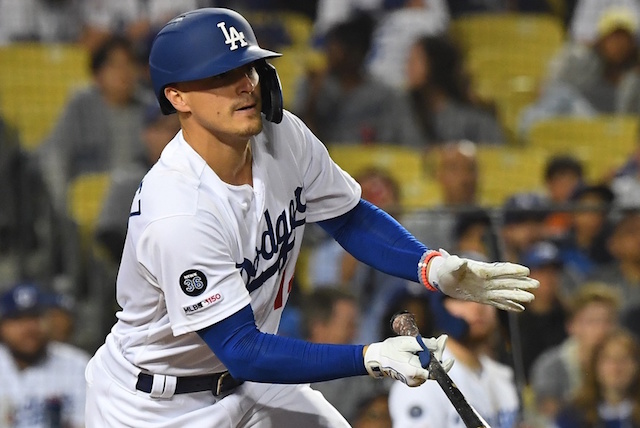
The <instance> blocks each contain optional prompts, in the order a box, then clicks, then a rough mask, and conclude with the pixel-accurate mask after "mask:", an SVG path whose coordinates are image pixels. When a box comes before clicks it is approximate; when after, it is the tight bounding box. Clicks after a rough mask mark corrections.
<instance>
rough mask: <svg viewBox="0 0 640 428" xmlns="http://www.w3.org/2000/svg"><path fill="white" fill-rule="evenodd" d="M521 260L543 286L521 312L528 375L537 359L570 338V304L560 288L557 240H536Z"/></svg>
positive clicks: (519, 327)
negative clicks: (567, 305)
mask: <svg viewBox="0 0 640 428" xmlns="http://www.w3.org/2000/svg"><path fill="white" fill-rule="evenodd" d="M520 263H521V264H523V265H524V266H527V267H528V268H529V269H530V270H531V277H532V278H535V279H537V280H538V281H539V282H540V287H538V288H537V289H536V290H535V291H534V292H533V293H534V295H535V297H536V298H535V299H534V300H533V301H532V302H529V303H528V304H527V305H526V310H525V311H524V312H522V313H520V314H518V316H517V322H518V331H519V334H520V343H521V356H522V365H523V368H524V370H525V376H527V378H528V374H529V371H530V370H531V365H532V364H533V362H534V361H535V359H536V358H537V357H538V356H539V355H540V354H542V353H543V352H544V351H546V350H547V349H549V348H551V347H553V346H556V345H559V344H560V343H561V342H562V341H563V340H564V339H565V338H566V336H567V334H566V331H565V328H564V324H565V310H566V308H565V307H564V304H563V299H562V297H561V292H560V283H561V280H562V259H561V257H560V251H559V250H558V248H557V247H556V246H555V245H554V244H553V243H551V242H549V241H540V242H538V243H536V244H534V245H533V246H532V247H531V248H529V249H528V250H527V251H526V252H525V253H524V254H523V255H522V258H521V259H520ZM542 332H544V334H541V333H542ZM527 380H528V379H527Z"/></svg>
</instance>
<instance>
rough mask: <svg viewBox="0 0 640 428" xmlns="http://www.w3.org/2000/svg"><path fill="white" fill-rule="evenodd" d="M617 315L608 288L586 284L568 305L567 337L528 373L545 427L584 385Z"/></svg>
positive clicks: (615, 302) (616, 302) (612, 293)
mask: <svg viewBox="0 0 640 428" xmlns="http://www.w3.org/2000/svg"><path fill="white" fill-rule="evenodd" d="M618 316H619V298H618V295H617V294H616V293H615V291H614V290H613V289H612V288H611V287H610V286H608V285H604V284H598V283H593V284H585V285H583V286H582V287H580V288H579V289H578V290H577V291H576V293H575V294H574V296H573V297H572V299H571V301H570V302H569V303H568V321H567V333H568V338H567V339H566V340H565V341H564V342H562V343H561V344H560V345H558V346H555V347H553V348H551V349H549V350H547V351H546V352H544V353H543V354H542V355H540V356H539V357H538V358H537V359H536V361H535V362H534V363H533V366H532V368H531V373H530V380H531V388H532V390H533V393H534V396H535V408H536V410H537V413H538V415H539V416H540V417H542V418H543V419H544V420H546V421H547V424H550V423H551V421H553V420H554V418H555V417H556V415H557V414H558V411H559V410H560V409H561V408H562V407H563V406H564V405H565V404H567V403H568V402H569V401H570V400H571V398H572V397H573V395H574V394H575V392H576V391H577V390H578V388H580V387H581V385H582V384H583V373H584V372H585V371H586V370H587V369H588V366H589V361H590V360H591V357H592V355H593V352H594V350H595V349H596V348H597V347H599V346H600V344H601V343H602V340H603V339H604V338H605V337H607V336H608V335H610V334H611V332H612V331H613V330H614V329H615V328H616V327H617V326H618ZM539 334H546V333H545V332H540V333H539ZM546 426H549V425H546Z"/></svg>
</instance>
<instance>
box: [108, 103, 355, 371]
mask: <svg viewBox="0 0 640 428" xmlns="http://www.w3.org/2000/svg"><path fill="white" fill-rule="evenodd" d="M263 122H264V129H263V131H262V132H261V133H260V134H259V135H257V136H255V137H253V138H252V139H251V142H250V144H251V149H252V155H253V166H252V168H253V186H249V185H242V186H233V185H229V184H227V183H225V182H223V181H222V180H220V178H219V177H218V176H217V175H216V174H215V173H214V171H213V170H212V169H211V168H210V167H209V166H208V165H207V164H206V162H205V161H204V159H203V158H202V157H200V156H199V155H198V154H197V153H196V152H195V151H194V150H193V148H192V147H191V146H190V145H189V144H188V143H187V142H186V141H185V140H184V138H183V135H182V132H179V133H178V134H177V135H176V136H175V138H174V139H173V140H172V141H171V142H170V143H169V144H168V145H167V147H166V148H165V149H164V151H163V153H162V156H161V157H160V160H159V161H158V163H157V164H156V165H154V167H153V168H152V169H151V170H150V171H149V173H148V174H147V175H146V176H145V178H144V179H143V181H142V183H141V185H140V188H139V189H138V191H137V193H136V195H135V198H134V200H133V204H132V209H131V215H130V218H129V227H128V232H127V238H126V241H125V246H124V252H123V257H122V262H121V265H120V270H119V273H118V279H117V299H118V302H119V304H120V305H121V307H122V308H123V310H122V311H121V312H119V313H118V318H119V320H118V322H117V323H116V325H115V326H114V327H113V329H112V331H111V333H110V334H109V336H108V338H107V342H109V341H111V342H112V345H115V346H110V347H108V349H110V350H114V349H119V350H120V352H122V354H123V355H124V357H125V358H126V359H127V360H128V361H129V362H130V363H132V364H134V365H135V366H137V367H139V368H141V369H144V370H146V371H149V372H151V373H160V374H165V375H172V376H192V375H202V374H208V373H215V372H221V371H224V370H225V367H224V366H223V364H222V363H221V362H220V361H219V360H218V358H216V356H215V355H214V354H213V353H212V351H211V350H210V349H209V348H208V347H207V346H206V345H205V344H204V343H203V342H202V340H201V339H200V337H199V336H198V335H197V333H195V332H196V331H197V330H200V329H202V328H204V327H207V326H210V325H212V324H214V323H216V322H218V321H221V320H223V319H225V318H227V317H228V316H230V315H232V314H234V313H235V312H237V311H238V310H240V309H242V308H243V307H244V306H246V305H247V304H249V303H250V304H251V307H252V309H253V312H254V314H255V320H256V324H257V326H258V328H259V329H260V330H261V331H263V332H267V333H276V332H277V329H278V324H279V322H280V316H281V313H282V309H283V307H284V305H285V304H286V301H287V298H288V294H289V292H290V291H291V290H290V287H291V281H292V278H293V274H294V268H295V263H296V259H297V257H298V253H299V251H300V245H301V242H302V235H303V231H304V225H305V222H317V221H320V220H325V219H329V218H333V217H336V216H339V215H341V214H344V213H346V212H347V211H349V210H351V209H352V208H354V207H355V206H356V205H357V203H358V201H359V200H360V187H359V185H358V184H357V183H356V182H355V180H353V179H352V178H351V177H350V176H349V175H347V174H346V173H345V172H344V171H342V170H341V169H340V168H339V167H338V166H337V165H336V164H335V163H333V161H332V160H331V159H330V157H329V155H328V153H327V150H326V148H325V146H324V145H323V144H322V143H321V142H320V141H319V140H318V139H317V138H316V137H315V136H314V135H313V134H312V133H311V131H309V129H308V128H307V127H306V126H305V125H304V124H303V123H302V122H301V121H300V120H299V119H298V118H296V117H295V116H293V115H292V114H290V113H289V112H285V113H284V119H283V121H282V123H280V124H278V125H275V124H273V123H270V122H267V121H263ZM110 352H113V351H110ZM116 352H117V351H116Z"/></svg>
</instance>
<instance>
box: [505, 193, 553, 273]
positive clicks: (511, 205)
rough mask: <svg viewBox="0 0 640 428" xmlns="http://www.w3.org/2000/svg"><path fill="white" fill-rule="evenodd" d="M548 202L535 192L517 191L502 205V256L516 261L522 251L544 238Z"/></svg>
mask: <svg viewBox="0 0 640 428" xmlns="http://www.w3.org/2000/svg"><path fill="white" fill-rule="evenodd" d="M547 207H548V204H547V203H546V202H545V200H544V198H543V197H542V196H541V195H539V194H537V193H517V194H515V195H513V196H511V197H509V198H508V199H507V200H506V202H505V203H504V205H503V207H502V212H503V224H502V229H501V234H502V239H503V241H504V252H505V254H504V258H505V259H506V260H508V261H511V262H514V263H517V262H518V260H520V258H521V257H522V254H523V253H524V251H525V250H526V249H527V248H529V247H530V246H531V245H533V244H534V243H536V242H538V241H540V240H542V239H543V238H544V221H545V218H546V216H547V212H548V210H547Z"/></svg>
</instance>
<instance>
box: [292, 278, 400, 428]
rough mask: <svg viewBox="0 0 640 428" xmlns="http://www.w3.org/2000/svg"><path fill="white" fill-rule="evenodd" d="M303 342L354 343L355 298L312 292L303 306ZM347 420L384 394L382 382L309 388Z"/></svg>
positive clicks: (327, 291) (322, 384)
mask: <svg viewBox="0 0 640 428" xmlns="http://www.w3.org/2000/svg"><path fill="white" fill-rule="evenodd" d="M302 314H303V320H304V321H303V326H304V331H305V337H306V340H308V341H310V342H314V343H333V344H349V343H354V340H355V336H356V333H357V329H358V304H357V302H356V300H355V297H354V296H353V295H352V294H350V293H348V292H345V291H342V290H339V289H337V288H322V289H318V290H315V291H314V292H312V293H311V294H310V295H308V296H307V298H306V299H305V303H303V306H302ZM311 387H312V388H313V389H316V390H318V391H320V392H322V395H324V397H325V398H326V399H327V400H328V401H329V403H331V404H332V405H333V406H334V407H335V408H336V409H338V411H339V412H340V413H341V414H342V415H343V416H344V417H345V419H347V420H352V419H353V418H355V417H356V415H357V412H358V405H359V404H360V401H361V400H363V399H364V398H368V397H369V396H370V395H371V394H373V393H374V392H378V393H381V392H385V391H386V390H387V388H388V385H387V383H385V382H376V381H375V380H373V379H371V378H366V377H352V378H343V379H336V380H332V381H327V382H317V383H313V384H311Z"/></svg>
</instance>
